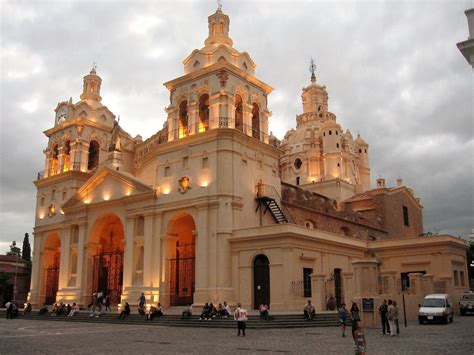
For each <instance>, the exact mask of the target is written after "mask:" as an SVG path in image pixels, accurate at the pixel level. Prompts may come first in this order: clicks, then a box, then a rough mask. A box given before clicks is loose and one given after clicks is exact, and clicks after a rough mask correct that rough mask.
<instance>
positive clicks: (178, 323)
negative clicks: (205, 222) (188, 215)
mask: <svg viewBox="0 0 474 355" xmlns="http://www.w3.org/2000/svg"><path fill="white" fill-rule="evenodd" d="M5 316H6V311H5V310H0V317H5ZM273 317H274V318H273V319H272V320H268V321H265V320H260V319H259V317H258V316H250V317H249V320H248V321H247V327H248V328H250V329H270V328H271V329H273V328H307V327H334V326H338V325H339V323H338V321H337V317H336V316H335V314H331V313H328V314H321V315H316V319H314V320H312V321H306V320H304V319H303V316H302V315H295V314H288V315H285V314H278V315H275V316H273ZM19 319H25V320H38V321H53V322H54V321H63V322H64V321H65V322H87V323H107V324H128V325H134V324H136V325H150V326H151V325H156V326H175V327H201V328H202V327H205V328H234V327H235V321H234V320H233V319H232V318H230V317H229V318H225V319H220V318H215V319H212V320H210V321H205V320H202V321H200V320H199V317H197V316H193V317H192V318H190V319H181V316H179V315H165V316H163V317H160V318H155V319H154V320H153V321H147V320H146V319H145V317H142V316H140V315H137V314H132V315H129V316H128V317H127V318H126V319H124V320H119V319H118V314H116V313H106V314H103V315H101V316H100V317H99V318H91V317H90V316H89V313H88V312H85V311H82V312H79V313H77V314H76V315H75V316H74V317H67V316H57V317H56V316H55V317H52V316H51V315H49V314H47V315H44V316H38V312H37V311H33V312H31V313H30V314H27V315H23V314H20V316H19Z"/></svg>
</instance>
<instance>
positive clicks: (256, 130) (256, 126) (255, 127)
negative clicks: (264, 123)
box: [252, 102, 260, 139]
mask: <svg viewBox="0 0 474 355" xmlns="http://www.w3.org/2000/svg"><path fill="white" fill-rule="evenodd" d="M252 137H254V138H257V139H260V108H259V107H258V105H257V104H256V103H255V102H254V103H253V104H252Z"/></svg>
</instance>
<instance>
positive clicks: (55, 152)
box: [49, 144, 59, 176]
mask: <svg viewBox="0 0 474 355" xmlns="http://www.w3.org/2000/svg"><path fill="white" fill-rule="evenodd" d="M58 157H59V146H58V145H57V144H55V145H54V146H53V149H52V153H51V166H50V169H49V176H52V175H56V174H57V173H58Z"/></svg>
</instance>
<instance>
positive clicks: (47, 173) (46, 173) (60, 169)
mask: <svg viewBox="0 0 474 355" xmlns="http://www.w3.org/2000/svg"><path fill="white" fill-rule="evenodd" d="M71 170H73V171H81V163H69V164H64V165H59V166H56V167H53V168H49V169H47V170H43V171H39V172H38V174H37V175H36V179H37V180H41V179H44V178H47V177H51V176H55V175H58V174H62V173H66V172H68V171H71Z"/></svg>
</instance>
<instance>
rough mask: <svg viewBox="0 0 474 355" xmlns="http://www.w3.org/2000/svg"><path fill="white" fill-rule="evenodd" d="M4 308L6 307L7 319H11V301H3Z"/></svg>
mask: <svg viewBox="0 0 474 355" xmlns="http://www.w3.org/2000/svg"><path fill="white" fill-rule="evenodd" d="M5 308H6V309H7V319H13V303H12V302H7V303H5Z"/></svg>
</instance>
